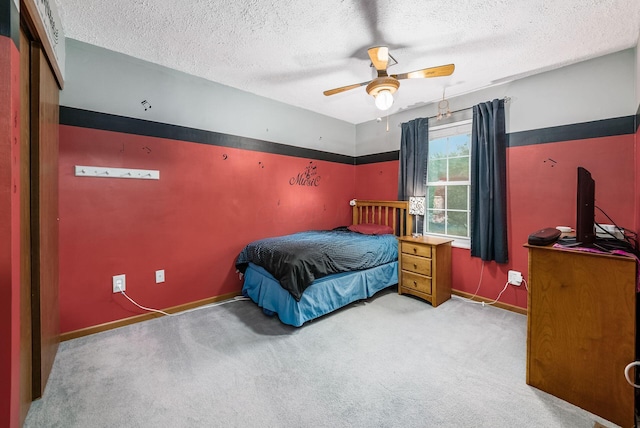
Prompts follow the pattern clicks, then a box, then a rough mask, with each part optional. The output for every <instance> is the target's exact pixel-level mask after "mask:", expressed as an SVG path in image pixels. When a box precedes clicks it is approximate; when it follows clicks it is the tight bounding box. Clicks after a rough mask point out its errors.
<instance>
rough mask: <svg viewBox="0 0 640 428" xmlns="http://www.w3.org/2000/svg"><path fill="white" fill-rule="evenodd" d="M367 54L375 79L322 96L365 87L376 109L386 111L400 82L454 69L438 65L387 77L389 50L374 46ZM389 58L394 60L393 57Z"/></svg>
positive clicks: (449, 72) (440, 73)
mask: <svg viewBox="0 0 640 428" xmlns="http://www.w3.org/2000/svg"><path fill="white" fill-rule="evenodd" d="M367 52H368V53H369V58H370V59H371V64H373V66H374V67H375V69H376V70H377V72H378V76H377V77H376V78H375V79H373V80H370V81H367V82H361V83H356V84H353V85H348V86H341V87H339V88H335V89H330V90H328V91H324V92H323V94H325V95H326V96H329V95H334V94H339V93H340V92H344V91H348V90H350V89H355V88H359V87H360V86H364V85H367V93H368V94H369V95H371V96H372V97H374V98H375V100H376V107H378V108H379V109H380V110H388V109H389V108H390V107H391V105H392V104H393V94H394V93H395V92H396V91H397V90H398V88H399V87H400V82H399V81H400V80H402V79H416V78H423V77H441V76H450V75H451V74H452V73H453V70H454V69H455V65H453V64H447V65H440V66H438V67H430V68H423V69H421V70H416V71H411V72H409V73H402V74H391V75H389V74H387V66H388V64H389V57H391V55H389V48H388V47H387V46H375V47H372V48H369V50H368V51H367ZM391 58H392V59H394V58H393V57H391ZM394 61H395V59H394ZM392 65H393V64H392Z"/></svg>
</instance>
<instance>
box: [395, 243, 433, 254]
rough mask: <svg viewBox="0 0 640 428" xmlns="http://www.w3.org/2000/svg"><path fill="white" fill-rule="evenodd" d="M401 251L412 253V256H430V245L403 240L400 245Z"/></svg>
mask: <svg viewBox="0 0 640 428" xmlns="http://www.w3.org/2000/svg"><path fill="white" fill-rule="evenodd" d="M400 248H401V251H402V252H403V253H405V254H413V255H414V256H421V257H431V246H429V245H418V244H414V243H412V242H403V243H402V245H401V246H400Z"/></svg>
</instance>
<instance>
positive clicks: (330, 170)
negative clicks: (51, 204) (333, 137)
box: [60, 125, 355, 332]
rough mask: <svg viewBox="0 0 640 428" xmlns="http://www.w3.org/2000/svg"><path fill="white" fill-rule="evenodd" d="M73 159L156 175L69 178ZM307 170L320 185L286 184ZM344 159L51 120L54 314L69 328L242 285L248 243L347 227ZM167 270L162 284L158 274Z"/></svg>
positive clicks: (350, 171)
mask: <svg viewBox="0 0 640 428" xmlns="http://www.w3.org/2000/svg"><path fill="white" fill-rule="evenodd" d="M75 165H84V166H109V167H118V168H135V169H153V170H159V171H160V180H157V181H156V180H137V179H119V178H94V177H75V176H74V167H75ZM308 167H310V168H315V169H313V170H312V171H311V172H312V173H315V175H313V178H319V180H318V181H317V184H318V185H317V186H301V185H298V184H293V185H291V184H290V180H291V179H292V178H294V177H297V176H298V174H299V173H303V174H304V173H305V172H306V171H307V168H308ZM354 178H355V170H354V167H353V166H352V165H347V164H340V163H333V162H326V161H317V160H310V159H304V158H297V157H290V156H283V155H275V154H268V153H262V152H253V151H247V150H240V149H233V148H225V147H219V146H212V145H206V144H197V143H188V142H180V141H173V140H167V139H162V138H153V137H145V136H138V135H131V134H122V133H116V132H109V131H101V130H94V129H88V128H80V127H74V126H65V125H62V126H60V278H61V280H60V314H61V331H62V332H69V331H74V330H78V329H81V328H85V327H89V326H94V325H97V324H101V323H105V322H110V321H114V320H118V319H122V318H127V317H131V316H133V315H137V314H140V313H143V311H141V310H139V309H137V308H135V307H134V306H133V305H132V304H130V303H129V302H128V301H127V300H126V299H125V298H124V296H121V295H119V294H113V293H112V290H111V287H112V285H111V281H112V276H113V275H118V274H123V273H124V274H126V276H127V278H126V281H127V282H126V285H127V294H128V295H129V296H131V297H132V298H133V299H134V300H136V301H138V303H140V304H142V305H144V306H149V307H153V308H159V309H162V308H167V307H171V306H176V305H180V304H184V303H188V302H193V301H196V300H200V299H205V298H209V297H214V296H219V295H223V294H226V293H232V292H239V291H240V288H241V281H240V279H239V278H238V275H237V274H236V272H235V266H234V261H235V258H236V256H237V254H238V253H239V252H240V250H241V249H242V248H243V246H244V245H246V244H247V243H248V242H249V241H252V240H255V239H258V238H263V237H267V236H274V235H280V234H286V233H293V232H297V231H301V230H307V229H326V228H333V227H336V226H340V225H346V224H349V222H350V218H351V211H350V207H349V200H350V199H352V198H353V197H354V195H355V186H354ZM158 269H164V270H165V275H166V282H165V283H162V284H156V283H155V271H156V270H158Z"/></svg>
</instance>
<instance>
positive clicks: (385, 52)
mask: <svg viewBox="0 0 640 428" xmlns="http://www.w3.org/2000/svg"><path fill="white" fill-rule="evenodd" d="M367 52H368V53H369V58H370V59H371V63H372V64H373V66H374V67H375V68H376V70H378V71H383V70H386V69H387V64H388V63H389V48H388V47H386V46H376V47H374V48H369V50H368V51H367Z"/></svg>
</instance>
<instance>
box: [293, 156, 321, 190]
mask: <svg viewBox="0 0 640 428" xmlns="http://www.w3.org/2000/svg"><path fill="white" fill-rule="evenodd" d="M317 169H318V167H317V166H316V165H314V164H313V161H311V162H309V165H307V167H306V168H305V170H304V171H303V172H300V173H298V175H297V176H295V177H291V178H290V179H289V184H290V185H292V186H294V185H296V184H297V185H298V186H313V187H318V186H319V185H320V176H319V175H318V171H317Z"/></svg>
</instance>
